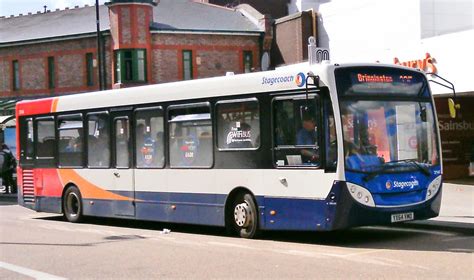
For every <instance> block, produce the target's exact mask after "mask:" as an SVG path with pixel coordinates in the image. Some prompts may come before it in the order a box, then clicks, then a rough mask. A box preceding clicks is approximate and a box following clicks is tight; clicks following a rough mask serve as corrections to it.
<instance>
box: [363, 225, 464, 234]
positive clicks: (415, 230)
mask: <svg viewBox="0 0 474 280" xmlns="http://www.w3.org/2000/svg"><path fill="white" fill-rule="evenodd" d="M367 228H370V229H378V230H386V231H400V232H412V233H424V234H433V235H440V236H456V235H457V234H455V233H448V232H444V231H439V230H423V229H413V228H390V227H380V226H378V227H367Z"/></svg>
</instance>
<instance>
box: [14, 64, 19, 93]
mask: <svg viewBox="0 0 474 280" xmlns="http://www.w3.org/2000/svg"><path fill="white" fill-rule="evenodd" d="M12 69H13V81H12V82H13V90H19V89H20V65H19V64H18V60H13V62H12Z"/></svg>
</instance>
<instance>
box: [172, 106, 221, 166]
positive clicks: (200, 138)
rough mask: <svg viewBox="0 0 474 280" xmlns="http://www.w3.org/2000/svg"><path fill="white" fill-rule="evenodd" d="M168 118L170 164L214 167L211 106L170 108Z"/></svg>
mask: <svg viewBox="0 0 474 280" xmlns="http://www.w3.org/2000/svg"><path fill="white" fill-rule="evenodd" d="M169 120H170V121H169V122H170V132H169V143H170V165H171V167H178V168H179V167H191V168H193V167H194V168H199V167H201V168H206V167H211V166H212V163H213V160H214V158H213V145H212V143H213V140H212V139H213V138H212V121H211V114H210V108H209V107H208V106H205V107H194V108H193V107H191V108H183V109H175V110H170V117H169Z"/></svg>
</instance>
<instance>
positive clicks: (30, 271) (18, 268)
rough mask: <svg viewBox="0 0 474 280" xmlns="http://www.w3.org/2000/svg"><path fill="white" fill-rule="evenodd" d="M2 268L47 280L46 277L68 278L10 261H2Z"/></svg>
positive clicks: (52, 279)
mask: <svg viewBox="0 0 474 280" xmlns="http://www.w3.org/2000/svg"><path fill="white" fill-rule="evenodd" d="M0 268H3V269H6V270H10V271H13V272H16V273H20V274H23V275H26V276H29V277H33V278H35V279H41V280H42V279H45V280H46V279H49V280H61V279H66V278H63V277H59V276H56V275H52V274H48V273H45V272H41V271H38V270H33V269H29V268H26V267H21V266H18V265H14V264H10V263H5V262H0Z"/></svg>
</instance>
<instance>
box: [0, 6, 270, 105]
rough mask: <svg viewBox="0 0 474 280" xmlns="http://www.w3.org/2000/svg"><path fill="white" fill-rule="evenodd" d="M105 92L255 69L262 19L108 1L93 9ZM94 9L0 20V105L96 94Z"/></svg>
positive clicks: (265, 40) (244, 12) (265, 37)
mask: <svg viewBox="0 0 474 280" xmlns="http://www.w3.org/2000/svg"><path fill="white" fill-rule="evenodd" d="M99 14H100V26H101V32H100V34H101V36H100V38H101V44H102V46H103V48H102V49H103V51H102V56H103V63H102V64H103V72H104V77H105V81H104V84H105V87H106V88H120V87H127V86H135V85H142V84H150V83H164V82H171V81H178V80H185V79H193V78H205V77H212V76H221V75H225V73H226V72H228V71H232V72H235V73H243V72H246V71H251V70H252V69H253V68H255V69H258V68H259V67H260V57H261V54H262V53H263V52H264V51H266V50H268V49H269V48H270V46H271V41H272V37H271V34H272V30H271V27H270V25H269V18H268V17H265V16H264V15H262V14H260V13H259V12H257V11H256V10H254V9H253V8H251V7H250V6H248V5H242V6H239V7H236V8H232V9H231V8H225V7H221V6H216V5H212V4H209V3H200V2H198V1H186V0H161V1H152V0H112V1H111V2H109V3H107V4H106V5H101V6H100V9H99ZM97 54H98V53H97V33H96V20H95V7H88V6H85V7H75V8H72V9H65V10H56V11H47V12H45V13H41V12H38V13H36V14H28V15H19V16H14V17H8V18H6V17H3V18H0V98H1V99H3V100H10V99H22V98H29V97H38V96H49V95H57V94H69V93H78V92H87V91H93V90H98V89H99V82H98V76H99V75H98V71H99V70H98V68H99V67H98V64H99V63H97V62H98V60H97Z"/></svg>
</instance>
